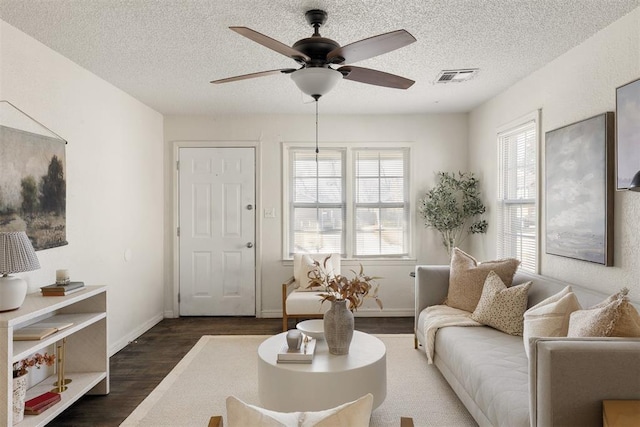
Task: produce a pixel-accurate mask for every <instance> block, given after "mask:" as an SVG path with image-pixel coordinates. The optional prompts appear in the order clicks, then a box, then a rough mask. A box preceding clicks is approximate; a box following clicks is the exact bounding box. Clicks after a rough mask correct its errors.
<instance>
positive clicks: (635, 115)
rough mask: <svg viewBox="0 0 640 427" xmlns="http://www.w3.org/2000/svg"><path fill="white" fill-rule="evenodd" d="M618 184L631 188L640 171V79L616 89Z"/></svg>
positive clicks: (618, 186) (623, 187)
mask: <svg viewBox="0 0 640 427" xmlns="http://www.w3.org/2000/svg"><path fill="white" fill-rule="evenodd" d="M616 130H617V132H616V133H617V138H616V159H617V161H616V165H617V177H616V186H617V188H618V190H626V189H627V188H629V184H630V183H631V179H632V178H633V176H634V175H635V174H636V173H637V172H638V171H640V79H638V80H635V81H633V82H630V83H627V84H626V85H623V86H620V87H619V88H617V89H616Z"/></svg>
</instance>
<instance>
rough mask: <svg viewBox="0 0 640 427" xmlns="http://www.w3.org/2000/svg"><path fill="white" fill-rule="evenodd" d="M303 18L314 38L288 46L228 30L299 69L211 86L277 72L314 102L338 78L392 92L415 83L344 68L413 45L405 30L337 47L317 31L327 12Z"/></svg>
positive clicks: (247, 31) (310, 13) (367, 70)
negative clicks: (297, 65)
mask: <svg viewBox="0 0 640 427" xmlns="http://www.w3.org/2000/svg"><path fill="white" fill-rule="evenodd" d="M305 18H306V20H307V22H308V23H309V25H311V26H312V27H313V29H314V32H313V35H312V36H311V37H307V38H304V39H301V40H298V41H297V42H295V43H294V44H293V46H291V47H289V46H287V45H286V44H284V43H281V42H279V41H277V40H274V39H272V38H271V37H268V36H265V35H264V34H261V33H259V32H257V31H254V30H252V29H250V28H247V27H229V28H230V29H231V30H233V31H235V32H236V33H238V34H240V35H242V36H244V37H247V38H248V39H250V40H253V41H254V42H256V43H259V44H261V45H263V46H265V47H267V48H269V49H271V50H274V51H276V52H278V53H280V54H282V55H285V56H288V57H289V58H291V59H293V60H294V61H296V62H297V63H298V64H299V65H301V67H300V68H297V69H296V68H282V69H278V70H269V71H261V72H257V73H251V74H244V75H240V76H235V77H228V78H225V79H220V80H213V81H212V82H211V83H214V84H219V83H228V82H234V81H238V80H245V79H251V78H254V77H262V76H268V75H272V74H278V73H283V74H291V78H292V79H293V81H294V82H295V83H296V85H297V86H298V87H299V88H300V90H301V91H302V92H304V93H306V94H307V95H310V96H312V97H313V98H314V99H315V100H316V101H317V100H318V99H319V98H320V97H321V96H322V95H324V94H325V93H327V92H329V91H330V90H331V89H332V88H333V87H334V86H335V85H336V84H337V83H338V81H339V80H340V79H341V78H344V79H346V80H352V81H355V82H360V83H367V84H371V85H377V86H384V87H389V88H395V89H408V88H409V87H411V86H412V85H413V84H414V83H415V82H414V81H413V80H410V79H407V78H404V77H400V76H398V75H395V74H389V73H385V72H383V71H378V70H373V69H370V68H363V67H354V66H352V65H343V64H352V63H354V62H358V61H362V60H365V59H369V58H373V57H374V56H378V55H382V54H384V53H388V52H391V51H393V50H396V49H399V48H401V47H404V46H407V45H409V44H411V43H413V42H415V41H416V39H415V38H414V37H413V36H412V35H411V34H409V32H407V31H406V30H397V31H392V32H390V33H385V34H380V35H377V36H373V37H369V38H366V39H363V40H360V41H357V42H354V43H351V44H348V45H345V46H340V45H339V44H338V43H337V42H336V41H334V40H331V39H329V38H326V37H322V36H321V35H320V31H319V30H320V27H321V26H322V25H323V24H324V23H325V22H326V20H327V12H325V11H323V10H318V9H313V10H309V11H307V12H306V13H305ZM332 66H339V67H338V68H333V67H332Z"/></svg>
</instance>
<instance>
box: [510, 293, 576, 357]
mask: <svg viewBox="0 0 640 427" xmlns="http://www.w3.org/2000/svg"><path fill="white" fill-rule="evenodd" d="M581 308H582V307H581V306H580V303H579V302H578V298H577V297H576V294H574V293H573V290H572V288H571V286H566V287H565V288H564V289H563V290H561V291H560V292H558V293H557V294H555V295H552V296H550V297H549V298H547V299H545V300H543V301H541V302H539V303H538V304H536V305H534V306H533V307H531V308H530V309H528V310H527V311H525V312H524V330H523V333H522V336H523V341H524V350H525V352H526V353H527V356H529V338H533V337H566V336H567V333H568V331H569V317H570V315H571V313H573V312H574V311H576V310H580V309H581Z"/></svg>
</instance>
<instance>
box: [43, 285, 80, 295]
mask: <svg viewBox="0 0 640 427" xmlns="http://www.w3.org/2000/svg"><path fill="white" fill-rule="evenodd" d="M83 288H84V287H80V288H75V289H69V290H68V291H50V290H46V291H45V290H42V296H44V297H63V296H65V295H70V294H72V293H75V292H80V291H81V290H83Z"/></svg>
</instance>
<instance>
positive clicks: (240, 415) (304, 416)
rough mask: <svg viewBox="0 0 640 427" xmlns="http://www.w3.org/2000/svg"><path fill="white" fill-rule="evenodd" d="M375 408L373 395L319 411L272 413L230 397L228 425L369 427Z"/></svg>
mask: <svg viewBox="0 0 640 427" xmlns="http://www.w3.org/2000/svg"><path fill="white" fill-rule="evenodd" d="M372 407H373V395H372V394H371V393H368V394H366V395H365V396H363V397H361V398H360V399H358V400H355V401H353V402H349V403H345V404H344V405H340V406H337V407H335V408H332V409H327V410H324V411H316V412H276V411H270V410H268V409H263V408H260V407H258V406H254V405H249V404H247V403H245V402H243V401H241V400H240V399H238V398H236V397H234V396H229V397H227V422H228V424H229V427H245V426H256V427H286V426H300V427H312V426H316V427H367V426H368V425H369V419H370V418H371V410H372Z"/></svg>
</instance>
